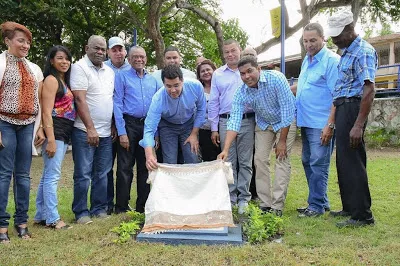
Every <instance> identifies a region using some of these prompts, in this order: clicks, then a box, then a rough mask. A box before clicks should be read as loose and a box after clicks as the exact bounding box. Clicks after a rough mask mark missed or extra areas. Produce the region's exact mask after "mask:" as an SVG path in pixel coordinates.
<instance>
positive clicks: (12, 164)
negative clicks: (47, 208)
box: [0, 120, 33, 228]
mask: <svg viewBox="0 0 400 266" xmlns="http://www.w3.org/2000/svg"><path fill="white" fill-rule="evenodd" d="M0 132H1V139H2V143H3V145H4V149H2V150H0V228H5V227H8V224H9V220H10V214H9V213H7V211H6V209H7V204H8V191H9V189H10V182H11V177H14V178H13V191H14V202H15V214H14V224H16V225H20V224H26V223H27V221H28V209H29V190H30V185H31V179H30V170H31V163H32V138H33V123H32V124H29V125H26V126H17V125H13V124H10V123H7V122H4V121H2V120H0Z"/></svg>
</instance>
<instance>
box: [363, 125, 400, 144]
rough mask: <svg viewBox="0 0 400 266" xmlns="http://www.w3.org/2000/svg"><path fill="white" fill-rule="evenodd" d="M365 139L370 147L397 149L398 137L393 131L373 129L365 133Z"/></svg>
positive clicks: (399, 137)
mask: <svg viewBox="0 0 400 266" xmlns="http://www.w3.org/2000/svg"><path fill="white" fill-rule="evenodd" d="M365 139H366V142H367V144H368V146H370V147H376V148H380V147H399V146H400V135H399V134H398V132H396V131H395V130H387V129H385V128H373V129H370V130H368V131H367V132H366V133H365Z"/></svg>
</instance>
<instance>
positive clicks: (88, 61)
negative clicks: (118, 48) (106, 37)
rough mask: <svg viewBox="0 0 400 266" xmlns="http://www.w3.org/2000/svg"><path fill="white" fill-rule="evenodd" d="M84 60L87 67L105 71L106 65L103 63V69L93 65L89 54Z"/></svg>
mask: <svg viewBox="0 0 400 266" xmlns="http://www.w3.org/2000/svg"><path fill="white" fill-rule="evenodd" d="M83 59H84V60H85V61H86V63H87V65H88V66H89V67H94V68H96V69H103V68H104V63H101V67H100V68H99V67H97V66H95V65H93V63H92V61H90V59H89V57H88V56H87V54H85V56H84V57H83Z"/></svg>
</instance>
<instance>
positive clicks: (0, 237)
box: [0, 231, 10, 244]
mask: <svg viewBox="0 0 400 266" xmlns="http://www.w3.org/2000/svg"><path fill="white" fill-rule="evenodd" d="M8 243H10V238H9V237H8V231H7V232H4V233H0V244H8Z"/></svg>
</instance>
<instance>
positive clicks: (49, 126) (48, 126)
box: [40, 125, 53, 128]
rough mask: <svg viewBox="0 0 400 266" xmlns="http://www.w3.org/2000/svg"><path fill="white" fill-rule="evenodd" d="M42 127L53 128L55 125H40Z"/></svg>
mask: <svg viewBox="0 0 400 266" xmlns="http://www.w3.org/2000/svg"><path fill="white" fill-rule="evenodd" d="M40 127H41V128H51V127H53V125H47V126H43V125H40Z"/></svg>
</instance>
